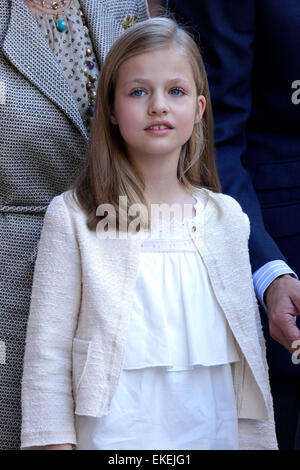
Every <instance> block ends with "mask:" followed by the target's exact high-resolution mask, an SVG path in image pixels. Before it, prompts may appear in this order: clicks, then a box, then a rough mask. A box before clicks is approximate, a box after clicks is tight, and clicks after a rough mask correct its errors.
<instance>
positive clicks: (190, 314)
mask: <svg viewBox="0 0 300 470" xmlns="http://www.w3.org/2000/svg"><path fill="white" fill-rule="evenodd" d="M197 198H198V199H197V203H196V204H195V206H194V209H195V212H196V215H195V217H194V222H195V225H197V227H199V226H200V225H201V213H202V209H203V206H204V204H205V201H204V200H201V199H200V198H199V196H197ZM171 225H172V227H173V228H172V231H171V233H169V236H168V238H162V230H161V231H160V233H159V234H158V238H153V237H152V236H151V235H152V234H150V235H149V237H148V238H147V239H146V240H144V241H143V244H142V248H141V254H140V264H139V271H138V277H137V283H136V289H135V297H134V299H133V309H132V317H131V325H130V329H129V336H128V341H127V346H126V351H125V358H124V363H123V370H122V373H121V376H120V381H119V384H118V388H117V391H116V393H115V396H114V398H113V400H112V404H111V410H110V412H109V414H108V415H106V416H104V417H102V418H93V417H90V416H78V415H76V432H77V449H78V450H83V449H90V450H92V449H115V450H121V449H130V450H131V449H186V450H190V449H238V426H237V412H236V402H235V394H234V389H233V381H232V373H231V366H230V363H232V362H236V361H238V360H239V355H238V351H237V348H236V344H235V340H234V338H233V335H232V333H231V331H230V329H229V326H228V324H227V321H226V318H225V316H224V314H223V312H222V310H221V308H220V307H219V304H218V302H217V300H216V297H215V295H214V292H213V290H212V287H211V283H210V279H209V277H208V274H207V271H206V268H205V266H204V264H203V261H202V258H201V254H199V252H198V251H197V250H196V248H195V245H194V243H193V241H192V240H191V238H190V237H189V235H188V234H187V232H186V231H185V230H184V229H185V227H186V221H185V220H184V222H183V223H180V224H178V223H177V224H176V221H174V220H173V223H172V224H171ZM174 227H175V228H174ZM178 229H179V230H178ZM199 236H201V230H199Z"/></svg>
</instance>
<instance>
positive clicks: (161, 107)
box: [148, 92, 169, 116]
mask: <svg viewBox="0 0 300 470" xmlns="http://www.w3.org/2000/svg"><path fill="white" fill-rule="evenodd" d="M168 112H169V106H168V102H167V99H166V97H165V96H164V94H163V93H158V92H157V93H153V94H152V96H151V98H150V100H149V108H148V113H149V115H151V116H160V115H166V114H168Z"/></svg>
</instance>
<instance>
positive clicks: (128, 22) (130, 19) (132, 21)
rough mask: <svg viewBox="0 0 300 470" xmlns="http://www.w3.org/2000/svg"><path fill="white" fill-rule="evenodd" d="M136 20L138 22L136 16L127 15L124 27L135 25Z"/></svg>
mask: <svg viewBox="0 0 300 470" xmlns="http://www.w3.org/2000/svg"><path fill="white" fill-rule="evenodd" d="M136 22H137V17H136V16H131V15H127V16H125V18H124V20H123V21H122V26H123V28H124V29H128V28H130V26H133V25H134V24H135V23H136Z"/></svg>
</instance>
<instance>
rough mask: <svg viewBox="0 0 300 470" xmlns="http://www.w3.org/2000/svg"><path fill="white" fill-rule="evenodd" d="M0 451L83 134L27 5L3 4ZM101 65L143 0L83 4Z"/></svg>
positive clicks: (13, 439) (13, 426)
mask: <svg viewBox="0 0 300 470" xmlns="http://www.w3.org/2000/svg"><path fill="white" fill-rule="evenodd" d="M0 5H1V6H0V240H1V245H0V449H18V448H19V446H20V423H21V406H20V384H21V373H22V363H23V353H24V341H25V333H26V324H27V317H28V311H29V300H30V292H31V283H32V273H33V266H34V259H35V255H36V247H37V243H38V240H39V236H40V230H41V227H42V222H43V216H44V213H45V210H46V208H47V205H48V204H49V202H50V200H51V199H52V198H53V197H54V196H56V195H57V194H60V193H62V192H64V191H66V190H67V189H68V188H69V187H70V185H71V183H72V181H73V179H74V177H75V175H76V173H77V172H78V169H79V168H80V166H81V164H82V161H83V159H84V155H85V151H86V146H87V141H88V136H87V134H86V130H85V127H84V124H83V122H82V119H81V116H80V113H79V110H78V108H77V104H76V101H75V100H74V99H73V95H72V93H71V91H70V88H69V85H68V83H67V81H66V78H65V76H64V74H63V72H62V70H61V69H60V67H59V65H58V63H57V60H56V58H55V56H54V54H53V53H52V51H51V49H50V47H49V45H48V42H47V40H46V39H45V37H44V36H43V34H42V32H41V30H40V29H39V26H38V25H37V23H36V21H35V18H34V17H33V15H32V14H31V12H30V10H29V9H28V7H27V6H26V4H25V1H24V0H0ZM81 6H82V9H83V11H84V13H85V16H86V18H87V22H88V27H89V31H90V35H91V38H92V41H93V45H94V48H95V52H96V55H97V58H98V61H99V65H100V66H101V64H102V63H103V60H104V57H105V55H106V54H107V52H108V50H109V48H110V47H111V45H112V43H113V42H114V41H115V40H116V39H117V38H118V37H119V36H120V35H121V34H122V33H123V32H124V28H123V26H122V22H123V20H124V18H125V17H126V16H127V15H131V16H133V15H134V16H136V17H137V19H138V20H139V21H141V20H145V19H147V6H146V1H145V0H122V1H118V0H81Z"/></svg>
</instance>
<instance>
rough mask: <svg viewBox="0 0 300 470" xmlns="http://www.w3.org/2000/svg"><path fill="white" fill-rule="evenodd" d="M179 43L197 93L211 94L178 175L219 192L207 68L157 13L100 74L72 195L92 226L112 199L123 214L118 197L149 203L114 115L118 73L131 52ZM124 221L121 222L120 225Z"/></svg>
mask: <svg viewBox="0 0 300 470" xmlns="http://www.w3.org/2000/svg"><path fill="white" fill-rule="evenodd" d="M170 46H175V47H176V49H177V50H181V51H183V52H184V54H185V56H186V58H187V59H188V60H189V62H190V64H191V67H192V70H193V75H194V80H195V84H196V89H197V95H204V96H205V98H206V110H205V112H204V114H203V117H202V119H201V121H200V122H199V123H198V124H195V125H194V129H193V132H192V135H191V137H190V139H189V140H188V142H186V143H185V144H184V145H183V147H182V149H181V153H180V157H179V161H178V168H177V177H178V180H179V181H180V182H181V183H182V184H183V185H184V186H185V187H187V188H188V189H191V188H195V187H206V188H208V189H211V190H213V191H220V190H221V189H220V182H219V177H218V173H217V169H216V163H215V156H214V138H213V117H212V109H211V101H210V94H209V88H208V82H207V76H206V72H205V67H204V64H203V61H202V58H201V55H200V52H199V49H198V47H197V45H196V44H195V42H194V41H193V39H192V38H191V37H190V36H189V34H188V33H186V32H185V31H184V30H183V29H182V28H180V27H179V26H178V25H177V23H175V21H173V20H171V19H168V18H153V19H150V20H147V21H144V22H141V23H137V24H136V25H134V26H133V27H131V28H130V29H128V30H127V31H126V32H125V33H124V34H123V35H122V36H121V37H120V38H119V39H118V40H117V41H116V42H115V43H114V45H113V46H112V48H111V50H110V52H109V53H108V55H107V57H106V59H105V61H104V65H103V68H102V71H101V75H100V77H99V85H98V90H97V99H96V105H95V113H94V118H93V124H92V131H91V140H90V145H89V149H88V154H87V158H86V161H85V163H84V166H83V168H82V170H81V173H80V174H79V176H78V178H77V180H76V181H75V183H74V185H73V195H74V197H75V199H76V200H77V203H78V204H79V205H80V207H81V208H82V209H83V210H85V212H86V213H87V214H88V221H87V224H88V227H89V228H90V229H91V230H95V229H96V225H97V222H98V221H99V217H97V216H96V208H97V207H98V206H99V205H100V204H104V203H109V204H111V205H113V206H114V208H115V210H116V214H117V220H118V218H119V217H121V215H120V214H119V196H127V202H128V207H130V206H131V205H132V204H136V203H138V204H144V205H145V206H147V202H146V200H145V197H144V189H145V185H144V182H143V179H142V177H141V175H140V174H138V172H137V170H136V168H134V167H133V165H132V164H131V163H130V161H129V160H128V159H127V157H126V151H125V146H124V141H123V139H122V137H121V134H120V131H119V128H118V126H116V125H113V124H112V122H111V119H110V116H111V110H112V108H113V104H114V92H115V86H116V79H117V73H118V70H119V68H120V66H121V64H122V63H123V62H124V61H126V60H127V59H129V58H130V57H134V56H137V55H139V54H143V53H145V52H152V51H156V50H158V49H163V48H166V47H170ZM118 226H119V224H118V222H117V227H118Z"/></svg>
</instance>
